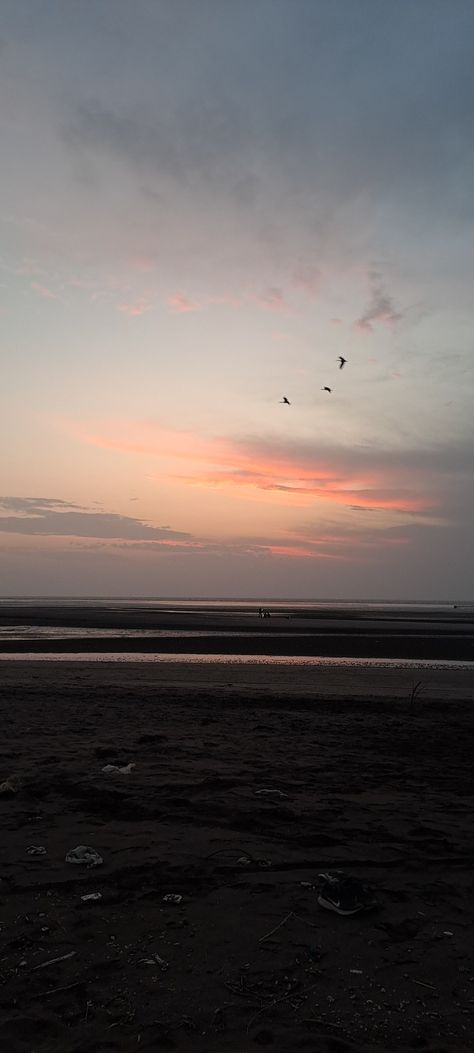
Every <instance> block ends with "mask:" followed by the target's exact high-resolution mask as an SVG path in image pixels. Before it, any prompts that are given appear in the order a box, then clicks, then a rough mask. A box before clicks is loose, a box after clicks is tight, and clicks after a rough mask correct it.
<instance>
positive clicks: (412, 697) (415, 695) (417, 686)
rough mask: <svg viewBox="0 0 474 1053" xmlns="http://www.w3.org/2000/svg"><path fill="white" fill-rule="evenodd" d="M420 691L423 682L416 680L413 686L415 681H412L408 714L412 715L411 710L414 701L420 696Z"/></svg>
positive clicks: (413, 706)
mask: <svg viewBox="0 0 474 1053" xmlns="http://www.w3.org/2000/svg"><path fill="white" fill-rule="evenodd" d="M422 690H423V681H422V680H417V682H416V684H415V681H413V686H412V689H411V695H410V707H409V708H410V713H413V710H414V708H415V701H416V699H417V698H418V695H420V694H421V692H422Z"/></svg>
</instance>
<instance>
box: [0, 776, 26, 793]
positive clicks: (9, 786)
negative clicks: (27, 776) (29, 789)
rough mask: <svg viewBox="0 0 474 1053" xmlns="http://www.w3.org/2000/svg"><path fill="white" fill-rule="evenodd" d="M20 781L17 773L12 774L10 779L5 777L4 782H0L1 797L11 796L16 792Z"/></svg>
mask: <svg viewBox="0 0 474 1053" xmlns="http://www.w3.org/2000/svg"><path fill="white" fill-rule="evenodd" d="M20 786H21V782H20V779H19V778H18V776H17V775H12V777H11V778H10V779H5V780H4V782H0V796H2V797H13V794H15V793H18V790H19V789H20Z"/></svg>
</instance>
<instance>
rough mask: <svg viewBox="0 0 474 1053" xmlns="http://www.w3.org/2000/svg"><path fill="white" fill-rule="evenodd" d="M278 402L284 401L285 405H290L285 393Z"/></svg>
mask: <svg viewBox="0 0 474 1053" xmlns="http://www.w3.org/2000/svg"><path fill="white" fill-rule="evenodd" d="M280 403H284V405H285V406H291V402H290V400H289V399H287V397H286V395H283V398H282V399H280Z"/></svg>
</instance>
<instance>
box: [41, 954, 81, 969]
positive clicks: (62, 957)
mask: <svg viewBox="0 0 474 1053" xmlns="http://www.w3.org/2000/svg"><path fill="white" fill-rule="evenodd" d="M75 955H76V951H69V954H61V955H60V957H59V958H48V961H47V962H40V964H39V965H35V966H33V968H34V969H46V966H47V965H56V962H65V961H66V960H67V959H68V958H74V957H75Z"/></svg>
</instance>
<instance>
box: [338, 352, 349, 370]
mask: <svg viewBox="0 0 474 1053" xmlns="http://www.w3.org/2000/svg"><path fill="white" fill-rule="evenodd" d="M338 361H339V369H344V366H345V364H346V362H347V358H343V357H342V355H339V359H338Z"/></svg>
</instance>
